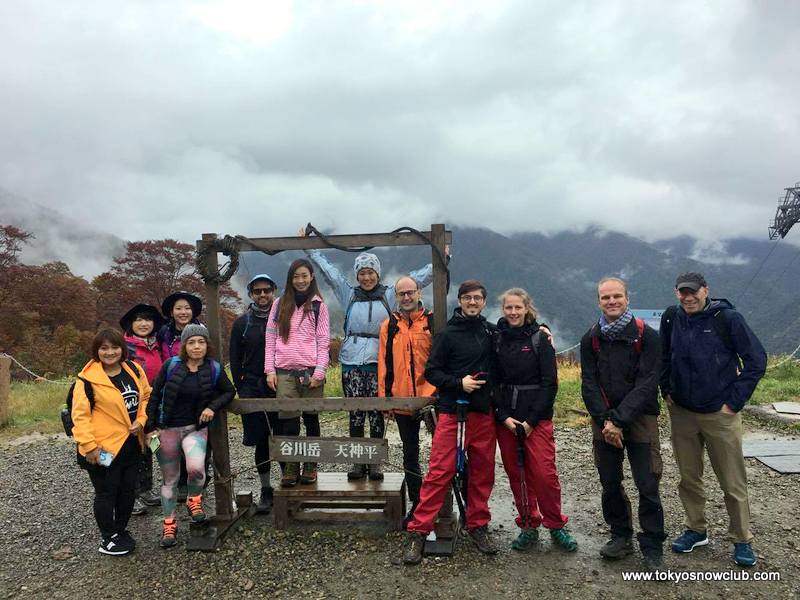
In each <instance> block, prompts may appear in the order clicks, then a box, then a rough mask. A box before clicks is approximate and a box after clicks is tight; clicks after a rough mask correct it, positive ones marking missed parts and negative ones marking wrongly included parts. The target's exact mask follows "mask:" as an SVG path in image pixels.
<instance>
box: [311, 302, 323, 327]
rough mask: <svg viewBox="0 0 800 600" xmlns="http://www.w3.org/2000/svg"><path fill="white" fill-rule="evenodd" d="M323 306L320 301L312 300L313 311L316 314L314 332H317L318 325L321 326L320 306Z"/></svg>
mask: <svg viewBox="0 0 800 600" xmlns="http://www.w3.org/2000/svg"><path fill="white" fill-rule="evenodd" d="M320 304H322V302H320V301H319V300H312V301H311V310H312V311H313V313H314V332H316V331H317V325H318V324H319V306H320Z"/></svg>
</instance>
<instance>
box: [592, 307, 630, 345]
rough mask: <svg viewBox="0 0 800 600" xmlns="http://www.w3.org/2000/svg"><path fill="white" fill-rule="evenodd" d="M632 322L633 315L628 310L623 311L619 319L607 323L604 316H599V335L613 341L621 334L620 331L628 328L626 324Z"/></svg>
mask: <svg viewBox="0 0 800 600" xmlns="http://www.w3.org/2000/svg"><path fill="white" fill-rule="evenodd" d="M631 321H633V313H632V312H631V311H630V309H629V308H628V309H625V312H624V313H622V315H621V316H620V318H619V319H617V320H616V321H613V322H611V323H609V322H608V321H607V320H606V317H605V315H601V316H600V321H599V323H600V334H601V335H602V336H603V337H604V338H606V339H607V340H615V339H617V337H618V336H619V334H620V333H622V330H623V329H625V327H627V326H628V323H630V322H631Z"/></svg>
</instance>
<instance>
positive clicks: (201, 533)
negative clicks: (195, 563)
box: [186, 506, 255, 552]
mask: <svg viewBox="0 0 800 600" xmlns="http://www.w3.org/2000/svg"><path fill="white" fill-rule="evenodd" d="M254 512H255V506H248V507H244V508H239V509H238V510H237V511H236V514H235V515H230V516H228V517H220V516H219V515H215V516H213V517H211V518H210V523H209V526H208V527H206V528H203V529H194V528H190V530H189V538H188V539H187V540H186V549H187V550H200V551H201V552H215V551H216V550H219V548H220V547H221V546H222V543H223V542H224V541H225V539H226V538H227V537H228V534H229V533H230V532H231V531H233V526H234V525H235V524H236V523H238V522H239V519H242V518H244V517H249V516H252V514H253V513H254Z"/></svg>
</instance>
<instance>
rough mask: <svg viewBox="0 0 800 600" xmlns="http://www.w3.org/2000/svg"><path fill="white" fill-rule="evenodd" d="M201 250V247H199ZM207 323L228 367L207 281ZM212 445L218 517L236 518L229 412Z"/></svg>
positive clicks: (215, 291)
mask: <svg viewBox="0 0 800 600" xmlns="http://www.w3.org/2000/svg"><path fill="white" fill-rule="evenodd" d="M216 239H217V236H216V235H215V234H213V233H204V234H203V240H202V242H201V243H206V244H209V243H212V242H214V240H216ZM198 250H200V244H198ZM208 267H209V270H210V271H211V272H216V271H217V270H218V269H219V261H218V259H217V253H216V252H212V253H210V254H209V256H208ZM205 296H206V316H207V319H206V324H207V326H208V332H209V333H210V334H211V343H212V345H213V346H214V348H215V349H216V350H217V352H219V355H218V357H219V362H220V363H221V364H225V363H224V360H223V357H222V322H221V320H220V314H219V284H217V282H215V281H207V282H206V290H205ZM208 434H209V440H208V441H209V444H210V446H211V451H212V453H213V454H212V459H213V463H214V498H215V501H216V515H217V517H218V518H222V519H231V518H233V484H232V482H231V480H230V477H231V459H230V446H229V444H228V412H227V411H225V410H221V411H218V412H217V414H216V416H215V418H214V420H213V421H212V422H211V425H210V426H209V428H208Z"/></svg>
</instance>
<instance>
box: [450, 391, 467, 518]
mask: <svg viewBox="0 0 800 600" xmlns="http://www.w3.org/2000/svg"><path fill="white" fill-rule="evenodd" d="M468 406H469V400H466V399H464V398H460V399H458V400H456V421H457V429H456V476H455V478H454V479H453V493H454V495H455V497H456V504H458V513H459V515H460V520H461V525H462V526H466V523H467V452H466V448H465V446H466V430H467V407H468Z"/></svg>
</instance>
